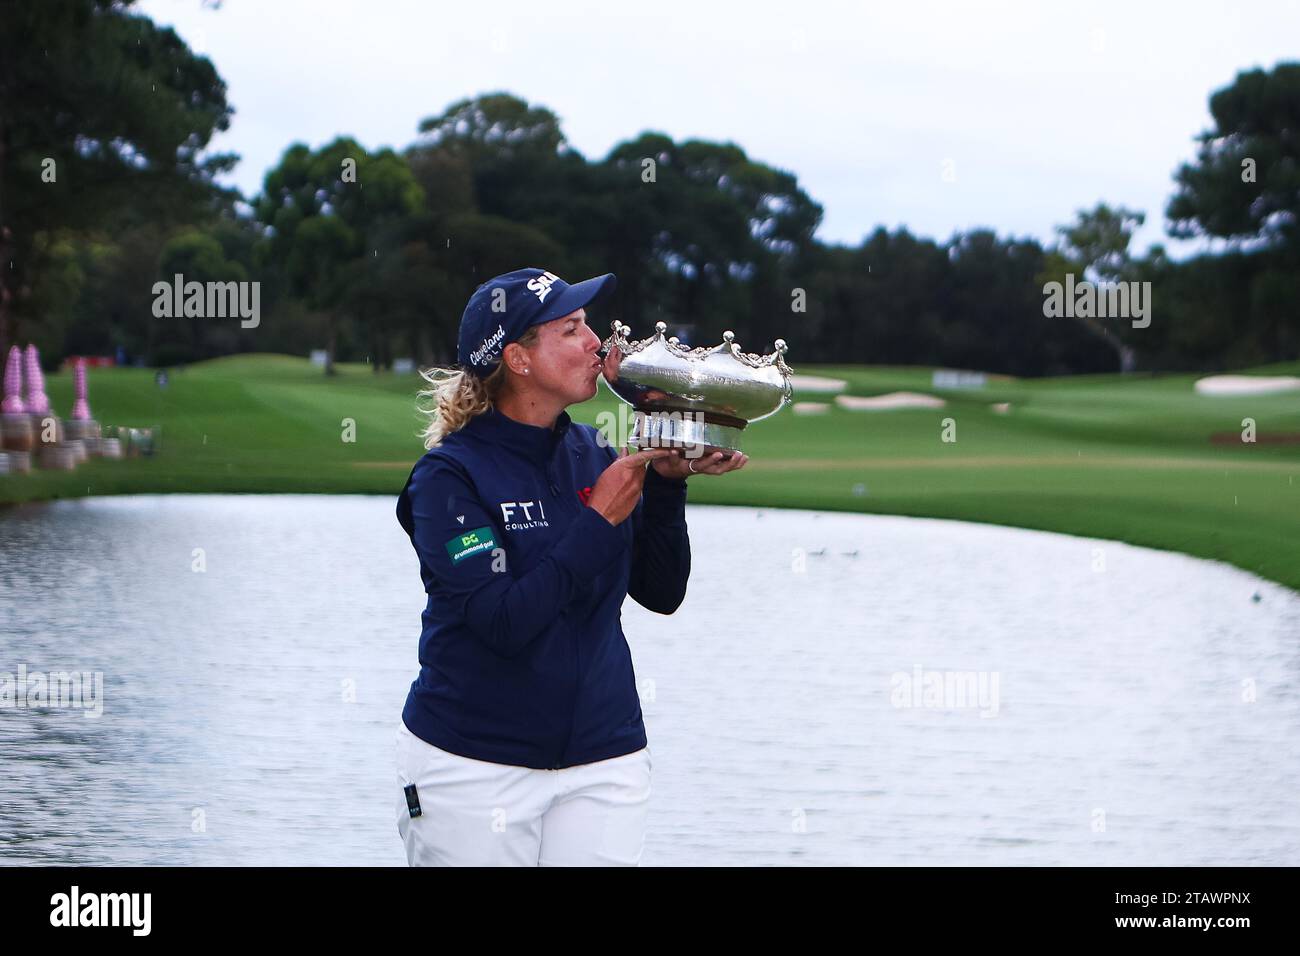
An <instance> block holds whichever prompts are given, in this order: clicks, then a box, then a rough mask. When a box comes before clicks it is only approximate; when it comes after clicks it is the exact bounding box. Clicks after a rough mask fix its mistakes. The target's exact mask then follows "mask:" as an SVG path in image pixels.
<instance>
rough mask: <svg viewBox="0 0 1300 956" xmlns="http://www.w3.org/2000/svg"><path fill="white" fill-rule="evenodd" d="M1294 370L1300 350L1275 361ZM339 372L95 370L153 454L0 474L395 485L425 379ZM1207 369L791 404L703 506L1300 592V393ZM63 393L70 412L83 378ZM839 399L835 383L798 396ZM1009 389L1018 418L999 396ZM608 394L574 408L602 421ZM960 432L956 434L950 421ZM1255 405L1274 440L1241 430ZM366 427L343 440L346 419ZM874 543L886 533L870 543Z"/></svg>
mask: <svg viewBox="0 0 1300 956" xmlns="http://www.w3.org/2000/svg"><path fill="white" fill-rule="evenodd" d="M796 371H798V372H800V373H804V374H820V375H830V376H834V377H837V378H843V379H846V380H848V381H849V383H850V387H849V392H850V393H851V394H856V395H873V394H879V393H882V392H886V391H893V390H897V389H908V390H923V391H927V392H929V391H932V390H931V389H930V387H929V384H930V373H929V370H928V369H907V368H873V367H862V366H852V367H814V366H803V365H799V364H798V363H796ZM1257 371H1259V372H1261V373H1264V372H1267V373H1269V374H1295V373H1297V372H1300V364H1288V365H1279V366H1270V367H1269V368H1267V369H1259V370H1257ZM339 372H340V374H339V375H338V376H336V377H335V378H333V379H330V380H327V379H325V377H324V376H323V375H322V374H321V372H320V370H319V369H318V368H315V367H313V366H312V365H311V364H310V363H309V362H308V361H307V360H306V359H299V358H293V357H289V356H280V355H241V356H232V357H228V358H223V359H217V360H214V361H210V362H204V363H202V364H199V365H194V366H190V367H188V368H185V369H177V370H172V372H171V383H170V384H169V386H168V387H167V388H166V389H159V388H158V387H157V386H155V384H154V380H153V377H154V372H153V370H151V369H92V370H90V372H89V384H90V401H91V408H92V409H93V410H94V412H95V416H96V418H97V419H98V420H99V421H100V422H102V423H104V424H105V425H134V426H144V427H147V426H150V425H154V426H161V433H160V447H159V452H158V454H157V455H156V456H155V457H153V458H142V459H131V460H124V461H104V460H91V461H89V462H87V463H86V464H84V465H82V466H81V467H80V468H78V469H77V470H76V471H74V472H67V473H64V472H58V473H54V472H41V471H33V472H32V473H31V474H30V475H0V501H4V502H16V501H24V500H34V499H44V498H57V497H74V496H81V495H87V494H94V495H105V494H123V493H153V492H311V493H322V494H323V493H331V494H336V493H367V494H384V495H394V496H395V495H396V494H397V492H398V491H399V490H400V489H401V487H402V484H403V483H404V482H405V480H406V476H407V473H408V472H409V470H410V467H411V465H412V464H413V463H414V462H415V460H416V459H417V458H419V457H420V455H421V454H423V453H424V448H423V446H422V444H421V443H420V441H419V439H418V438H417V437H416V435H417V430H418V428H419V426H420V420H419V418H418V417H417V416H416V414H415V412H414V407H413V403H414V394H415V390H416V389H417V388H418V387H419V386H420V384H422V382H421V379H420V378H419V377H418V376H416V375H414V374H411V375H402V376H395V375H391V374H382V375H375V374H374V373H373V372H371V371H370V369H369V367H368V366H365V365H360V364H356V365H353V364H343V365H340V366H339ZM1196 378H1197V376H1195V375H1162V376H1150V375H1136V376H1129V377H1126V378H1120V377H1119V376H1080V377H1072V378H1061V379H1024V380H1017V379H997V378H993V379H991V380H990V384H989V386H988V387H987V388H984V389H980V390H969V391H964V390H958V391H939V392H937V393H936V394H939V395H942V396H943V397H944V398H946V399H947V400H948V402H949V404H948V406H947V407H946V408H942V409H925V410H905V411H886V412H850V411H846V410H843V409H840V408H838V407H833V408H832V409H831V410H830V411H829V412H828V413H826V414H823V415H817V416H796V415H794V414H793V412H792V410H790V409H786V410H784V411H782V412H781V413H780V414H779V415H777V416H776V417H774V418H772V419H769V420H767V421H764V422H760V423H758V424H757V425H754V426H752V427H751V428H750V429H749V430H748V431H747V432H746V451H747V452H748V453H749V454H750V456H751V458H752V461H751V462H750V464H749V466H748V467H747V468H746V469H745V470H744V471H743V472H741V473H739V474H736V475H731V476H728V477H727V478H725V479H712V478H704V479H695V480H693V481H692V482H691V493H690V497H691V501H693V502H696V503H712V504H747V505H762V506H787V507H799V508H820V509H828V510H841V511H863V512H876V513H882V514H903V515H921V516H929V517H940V518H959V519H963V520H967V521H983V522H993V523H997V524H1005V525H1016V526H1020V527H1026V528H1041V529H1044V530H1048V531H1060V532H1066V533H1070V534H1079V535H1087V536H1090V537H1100V538H1112V539H1115V540H1120V541H1128V542H1131V543H1133V544H1140V545H1145V546H1148V547H1154V548H1163V549H1167V550H1173V551H1182V552H1185V553H1187V554H1193V555H1198V556H1200V557H1206V558H1214V559H1218V560H1222V561H1227V562H1230V563H1232V564H1234V565H1237V566H1238V567H1241V568H1244V569H1246V570H1248V571H1252V572H1255V573H1256V574H1259V575H1262V576H1263V577H1266V578H1270V579H1272V580H1274V581H1278V582H1280V583H1282V584H1286V585H1288V586H1289V587H1292V588H1296V589H1300V507H1298V505H1300V444H1297V443H1296V441H1295V438H1294V437H1292V438H1291V440H1290V442H1289V443H1288V442H1286V441H1269V439H1270V438H1274V437H1277V436H1288V435H1289V436H1296V435H1297V434H1300V394H1297V393H1290V394H1282V395H1273V396H1262V397H1254V398H1250V397H1241V398H1209V397H1202V396H1198V395H1196V394H1195V393H1194V392H1193V390H1192V383H1193V382H1194V381H1195V379H1196ZM46 384H47V391H48V393H49V395H50V398H51V400H52V402H53V404H54V407H55V408H56V409H57V410H58V411H59V412H60V413H63V414H66V413H67V411H68V410H69V409H70V408H71V404H72V380H71V375H68V374H58V375H51V376H49V377H48V379H47V383H46ZM797 397H798V398H801V399H804V400H820V399H821V398H822V397H821V396H817V395H811V394H809V395H804V396H797ZM994 402H1009V403H1010V404H1011V409H1010V411H1009V412H1008V413H1007V414H997V413H995V412H994V411H993V410H992V409H991V407H990V405H991V403H994ZM616 405H617V403H616V402H615V400H614V399H613V397H612V396H611V395H610V394H609V392H608V391H607V390H606V389H605V388H604V386H602V387H601V392H600V394H599V395H598V396H597V397H596V398H595V399H593V400H592V401H591V402H588V403H587V404H585V405H582V406H580V407H578V408H576V409H573V410H572V414H573V415H574V417H575V418H576V419H578V420H579V421H585V422H588V423H592V424H595V423H596V422H597V417H596V416H597V415H598V414H600V413H601V412H606V413H608V412H612V411H614V410H615V408H616ZM946 418H951V419H953V420H954V422H955V428H956V439H957V440H956V441H955V442H944V441H943V440H942V433H943V421H944V419H946ZM1244 418H1253V419H1254V420H1255V422H1256V426H1257V428H1258V431H1259V437H1260V440H1259V441H1258V442H1257V443H1255V444H1246V443H1243V442H1241V441H1239V440H1235V441H1230V442H1228V443H1215V442H1212V441H1211V435H1213V434H1216V433H1217V434H1220V435H1224V436H1238V435H1239V434H1240V432H1241V430H1242V419H1244ZM344 419H352V420H354V421H355V423H356V428H355V432H356V440H355V442H350V443H349V442H345V441H343V440H342V435H343V420H344ZM864 546H866V547H870V542H864Z"/></svg>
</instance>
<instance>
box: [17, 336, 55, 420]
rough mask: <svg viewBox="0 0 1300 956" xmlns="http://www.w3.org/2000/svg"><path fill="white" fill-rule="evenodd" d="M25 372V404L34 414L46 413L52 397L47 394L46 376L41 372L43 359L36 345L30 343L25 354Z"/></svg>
mask: <svg viewBox="0 0 1300 956" xmlns="http://www.w3.org/2000/svg"><path fill="white" fill-rule="evenodd" d="M23 365H24V368H23V372H24V378H25V379H26V385H27V400H26V401H25V402H24V404H25V405H26V406H27V411H28V412H29V413H30V414H33V415H46V414H48V413H49V411H50V398H49V396H48V395H46V394H45V376H44V375H43V374H42V373H41V359H40V356H39V355H37V353H36V346H35V345H30V344H29V345H28V346H27V351H26V352H25V353H24V354H23Z"/></svg>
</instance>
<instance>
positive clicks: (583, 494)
mask: <svg viewBox="0 0 1300 956" xmlns="http://www.w3.org/2000/svg"><path fill="white" fill-rule="evenodd" d="M578 500H579V501H581V502H582V505H583V507H584V508H585V507H586V506H587V502H588V501H590V500H591V485H588V486H587V487H586V488H579V489H578Z"/></svg>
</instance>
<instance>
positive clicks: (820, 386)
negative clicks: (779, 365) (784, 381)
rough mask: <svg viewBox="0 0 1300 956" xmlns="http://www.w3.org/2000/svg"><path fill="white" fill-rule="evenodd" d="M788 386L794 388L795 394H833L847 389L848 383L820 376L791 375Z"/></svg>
mask: <svg viewBox="0 0 1300 956" xmlns="http://www.w3.org/2000/svg"><path fill="white" fill-rule="evenodd" d="M790 384H791V385H793V386H794V390H795V393H796V394H797V393H799V392H826V393H829V394H834V393H836V392H842V391H844V390H845V389H846V388H848V387H849V383H848V382H846V381H844V379H842V378H823V377H822V376H820V375H791V376H790Z"/></svg>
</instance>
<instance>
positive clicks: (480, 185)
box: [0, 0, 1300, 375]
mask: <svg viewBox="0 0 1300 956" xmlns="http://www.w3.org/2000/svg"><path fill="white" fill-rule="evenodd" d="M5 17H6V21H7V22H6V24H5V26H6V29H5V30H3V31H0V262H4V263H6V264H7V266H8V268H6V269H4V270H0V345H3V346H4V347H5V348H7V347H8V345H9V344H10V343H18V344H25V343H26V342H28V341H31V342H35V343H36V344H37V345H38V346H39V347H40V348H41V351H42V354H43V356H44V359H45V361H46V363H47V364H48V365H50V366H54V365H57V363H58V361H59V360H60V358H61V356H63V355H65V354H97V353H108V354H112V353H113V352H115V351H116V350H118V349H119V348H120V349H122V350H124V351H125V352H126V353H127V354H128V355H131V356H142V357H143V358H144V359H145V361H146V362H147V363H148V364H151V365H171V364H178V363H184V362H190V361H196V360H200V359H204V358H210V357H214V356H218V355H225V354H231V353H235V352H242V351H272V352H288V353H293V354H298V355H302V354H305V352H306V350H307V349H308V348H311V347H319V348H326V349H328V353H329V355H330V366H329V368H327V371H329V370H331V369H332V363H333V361H335V360H339V361H345V360H354V361H355V360H368V361H369V362H371V363H372V364H373V366H374V367H375V369H376V370H379V369H382V368H385V367H388V366H390V365H391V363H392V361H393V359H394V358H396V357H401V356H409V357H411V358H413V359H415V360H416V361H418V362H420V363H421V364H424V365H430V364H436V363H447V362H451V361H454V358H455V344H456V329H457V325H458V322H459V319H460V314H461V311H462V309H463V308H464V304H465V302H466V300H467V299H468V297H469V295H470V293H471V292H472V291H473V290H474V288H475V287H476V286H477V285H478V284H479V283H481V282H482V281H484V280H485V279H487V278H489V277H491V276H493V275H496V274H498V273H501V272H506V271H509V270H511V269H515V268H519V267H520V266H523V265H535V266H540V267H542V268H547V269H550V270H552V271H554V272H556V273H558V274H560V275H562V276H564V277H566V278H570V279H572V280H576V279H578V278H583V277H586V276H590V275H595V274H599V273H603V272H614V273H616V274H617V275H618V278H619V286H618V292H617V295H616V297H615V299H614V301H613V302H612V304H611V305H610V306H609V307H608V308H607V309H606V310H605V314H604V316H603V317H598V318H603V324H605V325H607V323H608V320H609V319H610V318H611V317H617V318H619V319H620V320H621V321H623V322H626V323H627V324H629V325H631V326H632V328H633V330H634V332H635V333H636V334H638V335H644V334H648V333H649V331H650V330H651V329H652V327H653V324H654V323H655V322H656V321H659V320H663V321H666V322H668V323H669V324H670V325H671V326H673V327H675V328H682V329H684V331H685V332H686V334H687V337H688V340H690V341H691V342H692V344H714V343H716V342H718V341H720V339H721V333H722V331H723V330H724V329H733V330H735V331H736V334H737V339H738V341H740V342H741V343H742V345H743V346H744V347H745V348H747V349H749V350H751V351H759V350H765V349H768V348H770V347H771V344H772V342H773V341H774V340H775V339H776V338H778V337H782V338H785V339H786V340H787V341H788V342H790V344H791V355H790V359H791V362H792V363H793V364H795V365H796V366H797V365H798V363H799V362H801V361H802V362H831V363H874V364H918V365H944V366H950V367H956V368H978V369H985V370H988V371H994V372H1005V373H1010V374H1017V375H1052V374H1066V373H1075V372H1107V371H1115V370H1120V369H1122V370H1132V369H1148V370H1167V369H1206V370H1208V369H1221V368H1228V367H1241V366H1246V365H1254V364H1261V363H1266V362H1272V361H1283V360H1289V359H1294V358H1297V357H1300V318H1298V315H1300V269H1298V268H1297V266H1298V265H1300V228H1298V225H1297V223H1298V219H1297V216H1298V214H1300V140H1298V139H1297V138H1296V136H1295V130H1296V129H1297V128H1300V64H1285V63H1284V64H1280V65H1278V66H1277V67H1275V68H1274V69H1273V70H1271V71H1265V70H1258V69H1257V70H1251V71H1246V72H1243V73H1241V74H1239V75H1238V76H1237V77H1236V79H1235V80H1234V81H1233V82H1232V83H1231V84H1229V85H1228V86H1226V87H1224V88H1223V89H1221V90H1219V91H1217V92H1215V93H1214V94H1213V95H1212V96H1211V97H1210V103H1209V105H1210V112H1211V115H1212V117H1213V120H1214V126H1213V128H1212V129H1209V130H1207V131H1205V132H1203V133H1202V134H1200V135H1199V137H1198V147H1197V153H1196V156H1195V158H1194V159H1193V160H1191V161H1189V162H1188V163H1186V164H1184V165H1183V166H1182V167H1181V168H1180V169H1179V170H1178V171H1177V172H1176V174H1175V177H1174V191H1173V194H1172V196H1171V198H1170V201H1169V204H1168V207H1167V209H1166V211H1165V212H1166V215H1167V217H1168V220H1169V222H1170V231H1171V233H1172V234H1173V235H1176V236H1187V237H1219V238H1222V239H1225V240H1227V241H1228V246H1229V248H1228V251H1224V252H1219V253H1216V254H1204V255H1199V256H1195V257H1192V258H1190V259H1187V260H1184V261H1180V262H1175V261H1173V260H1171V259H1170V258H1169V257H1168V256H1167V255H1166V253H1165V250H1164V249H1162V248H1160V247H1154V248H1152V249H1151V250H1150V251H1149V252H1148V253H1147V254H1146V255H1143V256H1137V255H1134V254H1132V253H1131V251H1130V249H1129V244H1130V240H1131V237H1132V234H1133V232H1134V230H1135V229H1136V228H1137V227H1138V226H1139V225H1141V224H1142V222H1143V221H1144V218H1145V213H1144V212H1143V211H1135V210H1129V209H1125V208H1123V207H1112V206H1110V205H1108V204H1106V203H1104V202H1102V203H1098V204H1097V205H1096V206H1095V207H1093V208H1091V209H1087V210H1078V211H1076V212H1074V214H1073V218H1072V219H1071V221H1069V222H1068V223H1065V224H1063V225H1062V226H1061V227H1060V229H1059V230H1058V235H1057V239H1056V240H1055V241H1054V242H1051V243H1048V244H1042V243H1040V242H1038V241H1036V240H1034V239H1029V238H1016V237H1013V236H999V235H998V234H997V233H996V232H995V231H993V230H991V229H984V228H979V229H970V230H966V231H962V232H958V233H956V234H954V235H952V236H951V237H949V238H947V239H943V240H937V239H931V238H926V237H922V236H915V235H913V234H911V233H910V232H909V231H908V230H907V229H905V228H900V229H897V230H894V231H888V230H885V229H883V228H880V229H876V230H875V231H873V232H871V233H870V234H868V235H866V236H865V237H864V238H863V240H862V241H861V242H860V243H859V244H857V245H856V246H850V245H845V244H836V243H824V242H821V241H819V240H818V239H816V238H815V235H814V234H815V231H816V229H817V226H818V224H819V223H820V221H821V218H822V213H823V209H822V206H821V205H820V204H818V203H817V202H816V201H815V200H814V199H813V198H812V197H810V196H809V195H808V194H807V192H806V191H805V190H804V189H803V188H802V187H801V186H800V184H799V182H798V178H797V176H796V175H795V174H794V173H792V172H790V171H786V170H782V169H777V168H774V167H772V166H770V165H768V164H766V163H764V162H762V161H760V160H758V159H756V158H754V157H750V156H748V155H747V154H746V152H745V151H744V149H742V148H741V147H740V146H739V145H737V144H735V143H732V142H711V141H706V140H699V139H691V140H686V141H680V142H679V141H675V140H673V139H672V138H671V137H669V136H667V135H664V134H662V133H658V132H653V131H647V132H642V133H640V134H638V135H635V136H634V137H632V138H630V139H628V140H625V141H623V142H620V143H618V144H617V145H615V146H614V147H613V148H612V149H611V150H610V151H609V153H608V154H607V155H606V156H604V157H603V158H599V159H590V158H587V157H584V156H583V155H581V154H580V153H579V152H578V151H577V150H575V149H574V148H573V147H572V146H571V144H569V143H568V141H567V140H566V138H565V136H564V134H563V131H562V128H561V122H560V119H559V117H557V116H556V114H555V113H553V112H552V111H550V110H549V109H546V108H545V107H543V106H540V105H537V104H530V103H529V102H527V101H526V100H525V99H523V98H521V97H519V96H516V95H514V94H512V93H509V92H504V91H501V92H493V93H487V94H483V95H479V96H475V97H471V98H466V99H462V100H459V101H457V102H454V103H452V104H451V105H449V106H447V107H446V108H444V109H442V110H441V111H440V112H435V113H433V114H432V115H430V116H428V117H427V118H425V119H423V120H422V121H420V122H419V123H418V124H416V125H415V127H414V131H413V137H412V141H411V143H410V144H409V145H407V146H405V147H404V148H402V149H401V150H394V149H390V148H379V149H375V148H369V147H367V146H366V145H364V144H362V143H360V142H358V141H357V140H356V139H355V138H353V137H351V136H346V135H344V136H339V137H337V138H336V139H335V140H333V141H332V142H330V143H327V144H324V145H322V146H319V147H317V148H314V149H313V148H312V147H310V146H308V145H305V144H301V143H294V144H291V145H290V146H288V147H287V148H286V149H285V151H284V153H283V154H282V156H281V158H280V160H279V162H278V164H277V165H276V166H275V167H274V168H273V169H271V170H269V171H268V172H267V174H266V176H265V179H264V181H263V185H262V189H261V191H260V192H259V193H258V194H257V195H255V196H251V197H245V196H242V195H240V194H239V193H238V192H237V191H235V190H232V189H229V188H224V187H222V186H220V185H218V183H217V181H216V179H217V177H218V176H219V175H220V174H221V173H223V172H226V171H228V170H230V169H231V168H232V167H233V166H234V164H235V162H236V161H237V157H235V156H233V155H229V154H218V155H208V154H207V152H206V148H207V146H208V144H209V142H210V140H211V138H212V136H213V135H214V134H215V133H216V132H218V131H221V130H224V129H227V128H228V127H229V124H230V122H231V117H232V115H233V112H234V111H233V107H232V106H231V105H230V104H229V103H228V102H227V99H226V87H225V83H224V81H223V80H222V79H221V77H220V75H219V73H218V72H217V70H216V69H215V67H214V66H213V64H212V63H211V62H210V61H209V60H208V59H206V58H205V57H202V56H198V55H196V54H194V53H193V52H192V51H191V50H189V49H188V47H186V45H185V44H184V42H183V41H182V40H181V39H180V38H179V37H178V36H177V35H176V34H175V33H174V32H173V31H171V30H170V29H167V28H162V27H159V26H157V25H155V24H153V23H152V22H151V21H150V20H148V19H147V18H146V17H143V16H139V15H137V14H136V13H135V12H134V11H133V10H131V3H130V2H128V0H44V2H18V3H14V4H11V5H10V6H8V7H7V8H6V13H5ZM177 274H180V275H182V276H183V277H184V279H185V280H186V281H196V282H200V283H209V282H219V283H227V282H257V283H259V285H260V297H259V301H260V303H261V306H260V307H261V310H262V313H263V314H262V317H261V319H260V321H258V322H257V323H256V325H255V327H251V328H245V327H241V323H239V322H238V321H235V320H230V319H214V318H212V317H205V316H201V315H194V316H188V317H187V316H185V315H179V316H177V315H164V316H159V315H156V314H155V311H156V310H155V309H154V308H153V306H154V299H155V293H154V286H155V284H156V283H158V282H159V281H160V280H161V281H164V282H167V283H171V281H172V279H173V276H175V275H177ZM1067 276H1069V277H1071V278H1070V281H1071V282H1072V283H1074V282H1084V281H1089V282H1093V283H1117V282H1124V283H1139V284H1141V283H1149V284H1150V285H1149V288H1150V301H1151V303H1152V317H1153V320H1152V321H1151V322H1150V323H1149V324H1147V325H1145V326H1144V327H1136V326H1137V323H1134V322H1130V321H1128V320H1127V319H1126V318H1122V317H1121V318H1118V319H1116V318H1114V317H1110V318H1098V317H1096V316H1089V315H1082V316H1081V315H1071V316H1068V317H1067V316H1060V315H1048V314H1045V313H1046V312H1047V311H1048V310H1046V309H1045V306H1044V302H1045V295H1044V288H1045V286H1046V285H1047V284H1048V283H1051V282H1054V281H1060V280H1062V279H1063V278H1065V277H1067ZM602 331H603V330H602Z"/></svg>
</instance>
